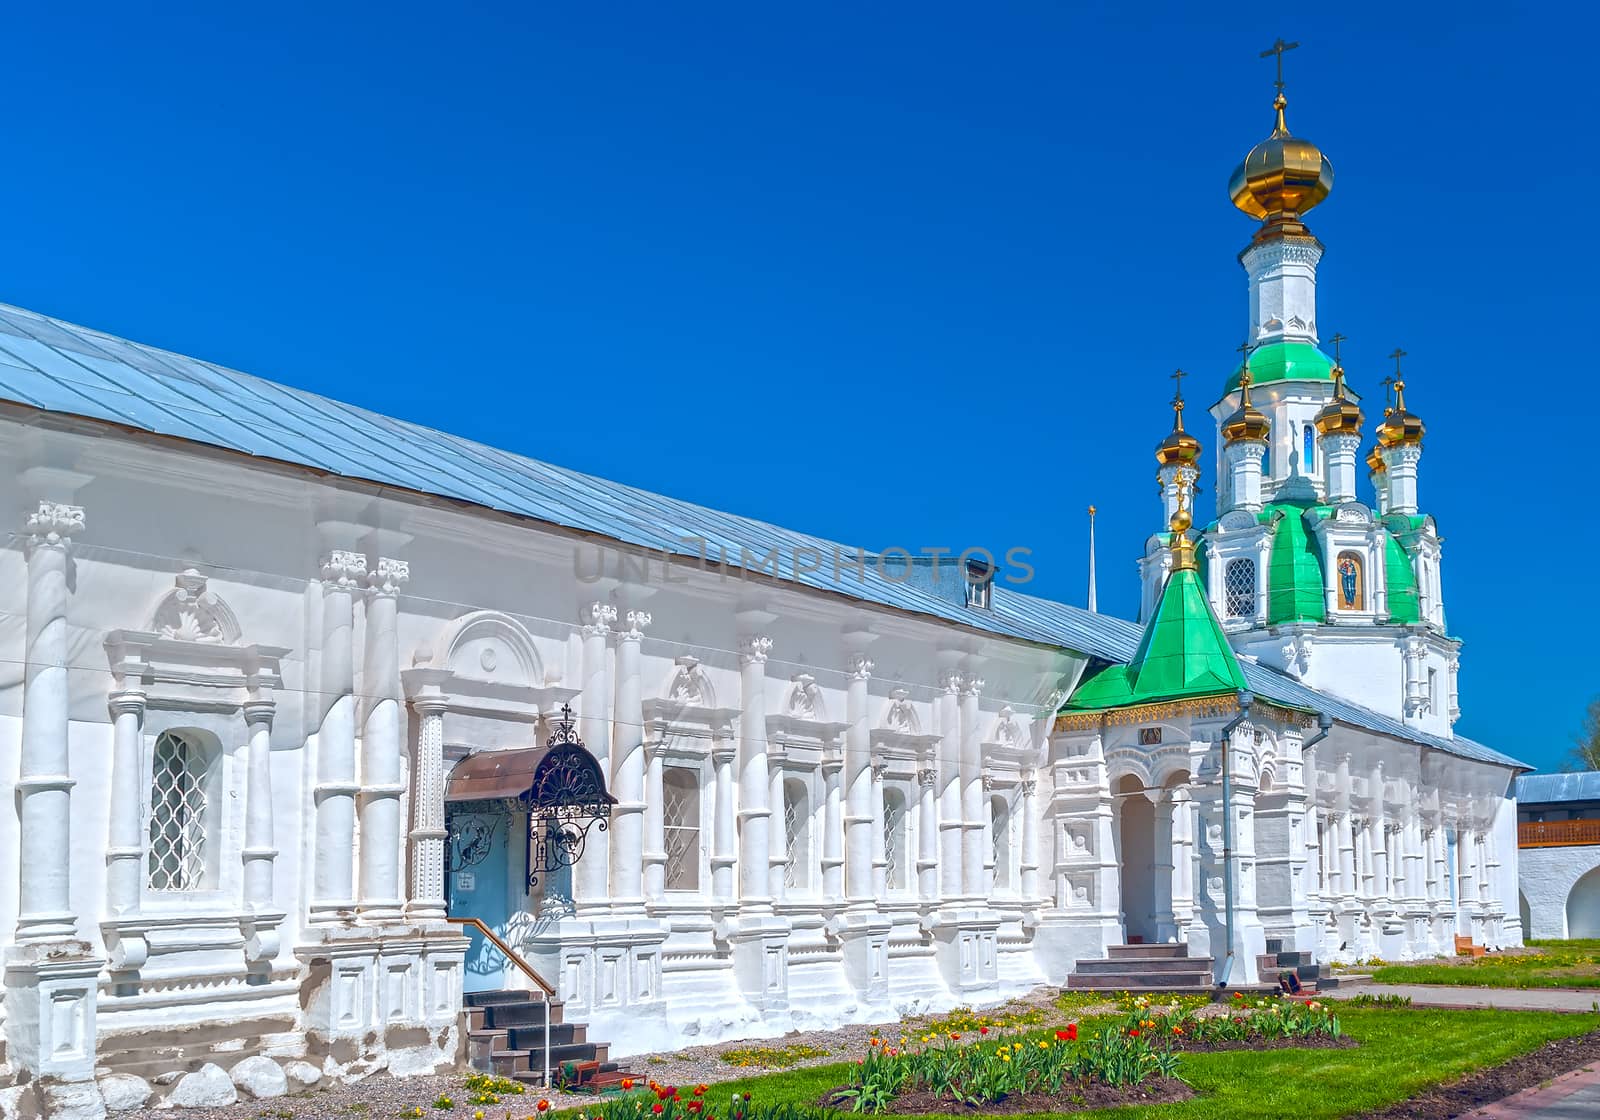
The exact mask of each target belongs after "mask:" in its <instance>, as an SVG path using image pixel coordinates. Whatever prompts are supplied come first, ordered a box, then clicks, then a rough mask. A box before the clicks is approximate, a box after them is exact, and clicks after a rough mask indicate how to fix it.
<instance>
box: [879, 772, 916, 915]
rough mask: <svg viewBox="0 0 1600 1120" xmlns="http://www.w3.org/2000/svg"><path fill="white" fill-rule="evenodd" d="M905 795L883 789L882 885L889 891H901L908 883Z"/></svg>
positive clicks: (890, 789)
mask: <svg viewBox="0 0 1600 1120" xmlns="http://www.w3.org/2000/svg"><path fill="white" fill-rule="evenodd" d="M908 825H909V822H908V821H907V819H906V795H905V794H903V793H901V792H900V791H899V790H898V789H894V788H892V787H889V788H885V789H884V791H883V855H884V861H885V862H884V873H883V885H884V887H885V889H887V890H891V891H903V890H905V889H906V887H907V886H908V885H909V883H910V878H909V876H908V875H907V873H906V871H907V868H906V863H907V859H908V856H907V851H906V849H907V844H906V831H907V828H908Z"/></svg>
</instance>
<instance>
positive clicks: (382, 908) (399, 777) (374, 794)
mask: <svg viewBox="0 0 1600 1120" xmlns="http://www.w3.org/2000/svg"><path fill="white" fill-rule="evenodd" d="M410 578H411V568H410V566H409V565H408V564H407V563H406V562H405V561H404V560H393V559H390V558H389V557H387V556H380V557H379V558H378V569H377V571H375V572H373V573H372V574H371V575H369V576H368V577H367V584H368V586H369V588H370V590H369V593H368V596H367V642H366V647H367V648H366V661H365V671H364V672H363V673H362V677H361V682H362V687H363V689H364V691H365V692H366V697H365V698H364V699H365V703H366V709H367V718H366V722H365V724H364V725H363V728H362V734H361V879H360V889H361V897H360V899H359V900H358V902H357V912H358V913H359V914H360V916H361V920H362V921H364V922H372V923H383V922H393V921H398V920H399V918H400V916H401V907H402V906H403V905H404V903H405V899H404V898H403V897H402V894H401V877H400V831H401V821H400V798H401V796H402V795H403V794H404V793H405V788H406V785H405V760H404V748H403V746H402V744H401V733H400V715H401V713H400V628H399V614H400V607H399V595H400V588H401V587H403V586H405V583H406V581H407V580H409V579H410Z"/></svg>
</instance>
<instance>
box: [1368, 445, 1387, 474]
mask: <svg viewBox="0 0 1600 1120" xmlns="http://www.w3.org/2000/svg"><path fill="white" fill-rule="evenodd" d="M1386 469H1388V468H1386V467H1385V466H1384V465H1383V453H1382V452H1380V451H1379V450H1378V446H1377V444H1373V446H1372V450H1371V451H1369V452H1367V470H1368V471H1370V472H1371V473H1372V474H1382V473H1383V472H1384V471H1385V470H1386Z"/></svg>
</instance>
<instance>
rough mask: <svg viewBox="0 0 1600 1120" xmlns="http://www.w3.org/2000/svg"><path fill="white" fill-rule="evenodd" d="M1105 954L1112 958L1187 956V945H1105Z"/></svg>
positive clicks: (1176, 943)
mask: <svg viewBox="0 0 1600 1120" xmlns="http://www.w3.org/2000/svg"><path fill="white" fill-rule="evenodd" d="M1106 955H1107V956H1108V957H1110V958H1112V959H1113V960H1117V959H1121V958H1128V957H1140V958H1148V957H1187V956H1188V955H1189V946H1187V945H1184V944H1182V943H1180V942H1173V943H1171V944H1163V945H1107V946H1106Z"/></svg>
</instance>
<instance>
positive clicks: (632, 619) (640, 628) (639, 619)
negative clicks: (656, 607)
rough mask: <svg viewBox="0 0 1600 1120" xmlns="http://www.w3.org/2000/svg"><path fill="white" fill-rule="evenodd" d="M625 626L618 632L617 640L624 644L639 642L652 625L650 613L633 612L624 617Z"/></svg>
mask: <svg viewBox="0 0 1600 1120" xmlns="http://www.w3.org/2000/svg"><path fill="white" fill-rule="evenodd" d="M622 621H623V626H622V628H621V629H620V630H618V631H617V639H618V640H619V641H624V642H637V641H639V640H640V639H642V638H643V637H644V632H645V630H646V628H647V627H649V625H650V612H649V611H640V610H632V611H629V612H628V613H627V614H625V615H623V616H622Z"/></svg>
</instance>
